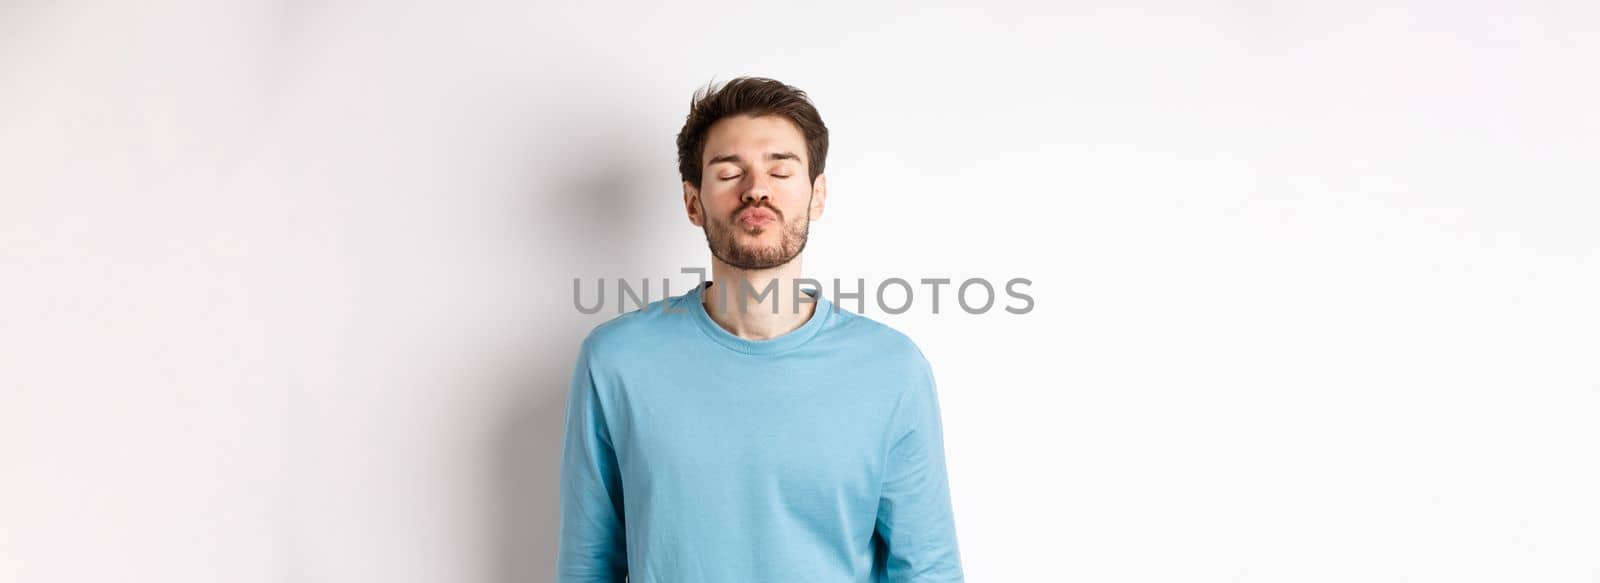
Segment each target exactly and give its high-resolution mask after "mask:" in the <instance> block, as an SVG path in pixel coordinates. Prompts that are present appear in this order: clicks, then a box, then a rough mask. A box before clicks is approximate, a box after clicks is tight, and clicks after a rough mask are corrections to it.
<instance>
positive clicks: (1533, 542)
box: [0, 0, 1600, 583]
mask: <svg viewBox="0 0 1600 583" xmlns="http://www.w3.org/2000/svg"><path fill="white" fill-rule="evenodd" d="M135 4H142V5H135ZM402 4H404V3H395V2H320V1H310V0H284V1H278V2H249V1H230V2H214V1H213V2H198V1H197V2H190V3H181V4H180V3H119V2H101V3H94V2H85V3H61V2H44V1H16V0H12V1H9V2H4V3H0V55H3V58H0V269H3V271H0V277H3V281H0V306H3V307H0V310H3V311H0V314H3V316H0V580H4V581H13V582H19V583H21V582H36V581H160V582H216V581H230V582H257V581H261V582H266V581H272V582H347V581H364V582H365V581H370V582H379V581H382V582H410V581H416V582H441V583H442V582H452V583H453V582H461V581H473V582H488V583H510V582H513V581H548V580H550V577H551V575H552V573H553V560H554V556H555V554H554V553H555V543H556V540H555V535H556V527H557V526H556V525H557V508H558V506H557V469H558V464H559V460H558V454H559V448H560V435H561V427H560V422H561V413H562V408H563V406H564V399H565V391H566V386H567V383H568V381H569V379H570V374H571V367H572V365H573V358H574V356H575V355H576V351H577V347H578V343H579V341H580V340H581V338H582V336H583V335H584V334H585V333H586V332H587V331H588V330H589V329H590V328H592V327H593V326H594V325H595V324H598V323H599V322H602V321H604V320H605V319H608V318H609V317H611V316H614V315H615V312H614V311H612V312H609V313H607V312H603V313H601V314H596V315H583V314H580V313H578V312H577V311H576V310H575V309H574V308H573V307H572V301H571V290H572V279H573V278H575V277H583V278H589V280H590V281H592V279H593V278H602V277H603V278H609V279H612V280H614V279H615V278H618V277H628V278H633V279H638V278H643V277H650V278H652V279H654V280H656V284H655V285H656V286H657V287H656V288H655V291H656V293H657V295H658V296H659V280H660V278H662V277H670V278H674V280H675V286H676V287H675V290H674V293H679V292H681V291H682V290H683V289H684V287H685V286H686V285H687V284H688V283H691V282H692V279H691V276H681V275H679V274H678V269H679V268H680V267H685V266H690V267H693V266H702V267H703V266H705V265H707V261H708V260H709V259H708V254H707V252H706V249H705V242H704V239H703V236H702V234H701V232H700V231H699V230H698V229H697V228H695V227H693V226H692V225H690V224H689V223H688V220H687V219H686V218H685V217H684V215H683V210H682V205H681V191H680V187H679V182H678V175H677V173H676V165H675V158H674V156H675V150H674V144H673V138H674V136H675V135H676V133H677V131H678V129H679V128H680V126H681V125H682V123H683V118H684V115H685V114H686V113H687V107H688V103H689V98H690V95H691V93H692V91H693V90H694V89H695V88H697V87H699V86H702V85H704V84H705V83H707V82H709V81H712V80H718V81H720V80H726V79H728V78H731V77H733V76H736V75H742V74H752V75H764V76H771V77H775V78H778V79H780V80H783V81H785V82H788V83H791V84H793V85H796V86H798V87H800V88H802V89H805V90H807V91H808V92H809V93H810V94H811V95H812V97H813V99H814V100H815V102H816V104H817V105H818V107H819V109H820V110H821V112H822V115H823V117H824V120H825V121H826V122H827V123H828V125H829V126H830V128H831V130H832V136H833V149H832V152H831V155H830V157H829V159H828V165H827V171H828V176H829V178H830V180H829V185H830V192H831V196H830V198H829V206H828V212H827V215H826V216H825V217H824V218H823V220H821V221H819V222H817V223H815V224H814V225H813V226H812V240H811V243H810V246H809V247H808V252H807V254H806V263H805V267H806V274H807V275H809V276H811V277H815V278H819V279H823V280H825V281H826V280H829V279H831V278H835V277H837V278H842V279H847V280H848V281H850V282H851V283H852V284H853V282H854V279H855V278H857V277H861V278H865V279H867V280H868V282H869V285H873V284H874V283H875V282H878V281H882V280H883V279H886V278H889V277H903V278H906V279H913V280H914V279H916V278H922V277H950V278H952V279H955V280H957V281H960V280H962V279H965V278H969V277H988V278H991V279H996V280H1004V279H1008V278H1011V277H1027V278H1030V279H1032V280H1033V281H1034V285H1033V286H1032V287H1031V288H1030V289H1029V291H1030V292H1031V293H1032V294H1033V295H1034V297H1035V299H1036V301H1037V304H1036V308H1035V310H1034V311H1033V312H1032V313H1030V314H1027V315H1023V316H1015V315H1011V314H1008V313H1005V312H1003V311H1000V310H999V309H998V308H996V310H995V311H993V312H990V313H988V314H984V315H981V316H973V315H968V314H965V313H963V312H961V311H960V310H958V309H953V308H954V304H951V303H948V296H946V298H945V299H946V302H947V303H945V304H944V306H942V307H943V308H944V309H943V310H942V313H941V314H938V315H933V314H930V313H928V312H929V310H928V309H927V308H928V305H927V304H918V305H917V307H915V308H914V309H913V310H912V311H910V312H908V313H906V314H903V315H899V316H889V315H886V314H883V313H881V312H878V311H877V310H876V309H875V308H874V307H872V306H871V305H870V304H869V306H868V310H867V311H868V314H867V315H868V316H871V317H874V318H877V319H879V320H880V321H883V322H886V323H888V324H890V325H892V326H895V327H897V328H899V329H901V330H904V331H906V332H907V333H908V334H910V335H911V336H912V337H913V338H914V339H916V341H917V342H918V343H919V345H920V346H921V347H922V349H923V351H924V352H925V353H926V354H927V355H928V357H929V360H930V361H931V362H932V363H933V366H934V370H935V374H936V377H937V379H938V382H939V386H940V394H941V399H942V401H941V402H942V404H943V408H944V421H945V425H946V432H947V448H948V454H947V455H948V460H949V467H950V471H951V483H952V489H953V496H954V505H955V511H956V519H957V525H958V527H959V537H960V543H961V550H962V558H963V561H964V563H965V565H966V570H967V575H968V578H969V579H970V580H972V581H975V582H1006V581H1095V582H1119V581H1147V582H1167V581H1186V582H1188V581H1194V582H1214V581H1229V582H1261V583H1268V582H1273V583H1276V582H1284V581H1294V582H1324V581H1326V582H1346V581H1452V582H1455V581H1518V582H1522V581H1539V582H1569V581H1570V582H1577V581H1583V582H1594V581H1600V496H1597V495H1596V492H1600V304H1597V303H1596V300H1595V298H1597V297H1600V198H1597V197H1600V177H1597V166H1600V165H1597V161H1600V115H1597V113H1596V111H1597V110H1596V107H1595V104H1596V103H1600V81H1597V78H1600V75H1597V71H1600V68H1597V65H1596V63H1597V61H1600V41H1597V39H1596V34H1595V33H1596V31H1597V30H1600V10H1597V8H1596V5H1595V4H1593V3H1591V2H1582V1H1571V2H1517V3H1513V2H1503V3H1495V2H1466V3H1462V2H1442V1H1441V2H1432V3H1425V2H1423V3H1419V2H1372V3H1355V4H1351V3H1333V2H1325V3H1309V2H1308V3H1282V2H1277V3H1275V2H1234V3H1220V2H1211V3H1183V2H1171V3H1145V2H1135V3H1128V2H1083V3H1077V4H1072V5H1065V6H1057V7H1053V8H1050V7H1045V6H1044V5H1043V4H1013V5H1006V4H1000V3H989V4H987V5H986V6H984V7H980V6H977V5H975V4H969V5H963V6H932V5H927V4H916V5H912V4H907V5H902V6H889V5H882V6H873V5H860V4H855V3H844V2H807V3H787V4H784V5H773V6H761V5H757V4H753V3H732V2H726V3H701V4H695V5H685V6H666V5H662V4H657V3H653V2H640V3H636V4H629V5H623V4H612V3H595V4H592V5H590V6H587V7H575V6H571V5H569V4H568V3H561V4H557V3H541V2H504V1H501V2H470V1H469V2H456V3H448V4H447V3H434V4H433V5H426V4H423V3H411V4H410V5H402ZM1336 4H1337V5H1336ZM615 305H616V304H615V303H614V302H613V303H611V304H610V307H613V308H614V307H615ZM999 305H1001V306H1003V305H1008V302H1007V301H1006V300H1004V299H1003V298H1002V301H1001V302H1000V304H999Z"/></svg>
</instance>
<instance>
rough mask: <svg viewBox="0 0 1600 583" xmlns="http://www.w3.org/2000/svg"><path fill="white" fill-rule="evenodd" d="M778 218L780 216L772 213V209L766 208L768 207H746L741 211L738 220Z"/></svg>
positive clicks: (769, 219)
mask: <svg viewBox="0 0 1600 583" xmlns="http://www.w3.org/2000/svg"><path fill="white" fill-rule="evenodd" d="M777 218H778V216H777V215H774V214H772V211H769V210H766V209H763V208H751V209H745V211H744V212H742V213H739V218H738V220H739V221H754V222H762V221H771V220H776V219H777Z"/></svg>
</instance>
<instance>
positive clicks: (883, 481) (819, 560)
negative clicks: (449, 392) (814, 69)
mask: <svg viewBox="0 0 1600 583" xmlns="http://www.w3.org/2000/svg"><path fill="white" fill-rule="evenodd" d="M827 152H828V130H827V127H826V126H824V125H823V123H822V119H821V117H820V116H819V115H818V114H817V111H816V109H815V107H813V105H812V103H811V102H810V100H809V99H808V98H807V97H806V95H805V93H804V92H802V91H800V90H798V89H795V88H793V87H790V86H788V85H785V84H783V83H780V82H777V81H774V80H771V79H763V78H738V79H734V80H732V81H729V82H727V83H725V84H724V85H723V86H722V87H721V88H719V89H715V90H713V89H712V88H711V87H707V88H706V89H705V90H704V91H703V92H699V93H697V94H696V96H695V99H694V100H693V101H692V104H691V106H690V111H689V116H688V120H687V122H686V123H685V124H684V127H683V131H682V132H681V133H680V134H679V135H678V160H679V162H678V164H679V172H680V173H681V174H682V176H683V202H684V206H685V209H686V211H687V212H688V217H689V222H691V223H693V224H695V225H697V226H699V227H701V228H702V229H703V230H704V232H705V236H706V242H707V243H708V244H709V245H710V248H711V274H712V276H711V279H710V280H709V281H706V282H704V283H703V284H702V285H700V286H698V287H696V288H695V289H694V290H693V291H689V292H687V293H685V294H683V295H679V296H674V297H669V298H666V299H663V300H661V301H657V302H653V303H650V304H649V305H647V306H645V307H644V308H642V309H639V310H635V311H632V312H629V313H626V314H623V315H620V316H617V317H616V318H613V319H611V320H610V321H607V322H605V323H603V324H600V325H599V326H596V327H595V328H594V330H592V331H591V332H590V333H589V335H588V337H587V338H585V339H584V341H583V345H582V348H581V349H580V351H579V355H578V363H577V368H576V370H575V371H574V374H573V378H572V385H571V392H570V394H569V395H568V399H567V409H566V434H565V437H564V439H563V444H562V448H563V457H562V462H561V531H560V535H561V542H560V549H559V552H558V559H557V572H558V577H557V579H558V581H560V582H562V583H578V582H600V581H604V582H606V583H615V582H620V581H623V580H624V579H623V578H624V576H627V577H628V580H629V581H631V582H633V583H757V582H769V581H770V582H806V583H812V582H818V583H846V582H884V581H890V582H913V581H914V582H919V583H935V582H940V583H943V582H950V581H962V580H963V576H962V568H961V560H960V555H959V552H958V550H957V546H956V533H955V519H954V514H953V512H952V509H951V505H950V492H949V485H948V480H947V477H946V471H945V458H944V438H943V429H942V425H941V420H940V415H939V403H938V397H937V395H936V391H935V385H934V379H933V373H932V370H931V368H930V366H929V364H928V362H927V360H926V359H925V358H924V357H923V355H922V352H921V350H920V349H918V348H917V346H916V345H915V344H914V343H913V342H912V341H911V340H910V339H909V338H907V337H906V336H905V335H904V334H901V333H900V332H898V331H896V330H894V329H892V328H890V327H888V326H886V325H883V324H881V323H878V322H876V321H873V320H871V319H869V318H866V317H864V316H860V315H857V314H854V313H851V312H848V311H843V310H836V309H834V304H833V302H831V301H829V300H828V299H827V298H826V297H823V296H822V294H821V291H820V289H806V290H800V288H799V286H798V285H797V284H798V283H799V281H808V280H802V279H801V276H800V265H801V252H802V251H804V249H805V243H806V237H807V234H808V232H809V227H810V221H812V220H814V219H819V218H821V217H822V209H823V203H824V202H825V201H826V199H827V187H826V178H825V177H824V176H823V174H822V170H823V165H824V161H825V160H826V158H827ZM797 290H800V291H797ZM802 294H803V295H802Z"/></svg>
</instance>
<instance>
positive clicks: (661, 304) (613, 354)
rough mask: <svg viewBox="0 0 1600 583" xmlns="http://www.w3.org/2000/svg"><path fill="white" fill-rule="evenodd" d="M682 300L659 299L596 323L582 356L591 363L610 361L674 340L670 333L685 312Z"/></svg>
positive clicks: (652, 348) (583, 344) (619, 359)
mask: <svg viewBox="0 0 1600 583" xmlns="http://www.w3.org/2000/svg"><path fill="white" fill-rule="evenodd" d="M683 302H684V299H683V296H673V297H670V298H666V299H662V300H656V301H653V302H650V303H649V304H646V305H645V306H644V307H642V308H635V309H633V310H631V311H628V312H626V313H622V314H618V315H616V316H615V317H612V318H611V319H609V320H606V321H604V322H601V323H599V324H596V325H595V326H594V327H593V328H591V329H590V330H589V333H588V334H587V335H585V336H584V338H583V342H582V344H581V345H580V352H579V354H580V358H583V359H585V360H586V361H587V362H589V363H590V364H591V365H593V364H609V363H616V362H619V361H622V360H624V357H626V356H627V355H630V354H635V355H636V354H639V353H640V351H645V350H654V349H658V348H659V347H660V346H662V345H663V343H665V342H670V341H671V339H670V338H669V336H670V335H671V334H672V333H673V331H674V330H675V328H674V327H673V326H672V322H673V321H674V318H677V317H681V316H683V315H684V314H683V313H682V312H681V310H684V309H685V308H684V306H683Z"/></svg>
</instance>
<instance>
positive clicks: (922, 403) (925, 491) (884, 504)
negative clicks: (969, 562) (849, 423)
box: [877, 359, 964, 583]
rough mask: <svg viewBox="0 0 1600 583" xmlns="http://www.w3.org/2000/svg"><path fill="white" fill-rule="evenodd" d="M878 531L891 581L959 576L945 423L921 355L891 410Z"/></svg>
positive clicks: (928, 581) (944, 580) (942, 580)
mask: <svg viewBox="0 0 1600 583" xmlns="http://www.w3.org/2000/svg"><path fill="white" fill-rule="evenodd" d="M891 418H892V421H891V423H890V431H891V433H890V445H889V455H888V459H887V462H886V465H885V473H884V482H883V491H882V494H881V495H880V498H879V500H878V520H877V532H878V536H879V537H880V538H881V539H882V542H883V544H884V547H885V549H886V550H887V553H888V554H887V557H885V566H886V568H887V574H888V581H890V582H892V583H949V582H961V581H964V577H963V575H962V569H961V555H960V552H959V550H958V548H957V544H956V530H955V516H954V512H953V511H952V509H951V504H950V485H949V480H948V478H947V476H946V473H945V458H944V429H943V424H942V423H941V420H940V414H939V398H938V390H937V387H936V386H935V383H934V381H933V371H932V369H931V367H930V366H929V365H928V363H927V361H926V360H925V359H924V360H922V361H921V370H920V371H919V373H918V374H916V375H914V376H913V379H912V385H911V386H909V387H907V391H906V393H905V394H904V395H902V396H901V397H900V403H899V404H898V405H896V407H895V411H894V413H893V414H892V415H891Z"/></svg>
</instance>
